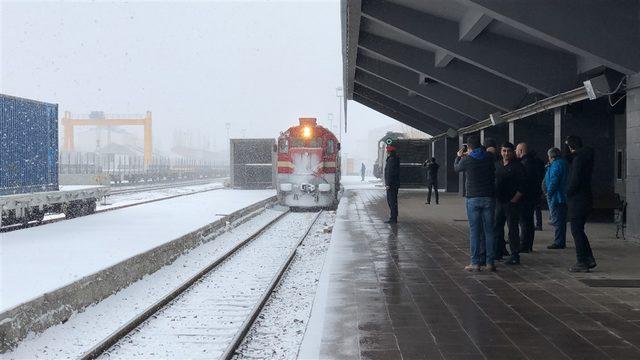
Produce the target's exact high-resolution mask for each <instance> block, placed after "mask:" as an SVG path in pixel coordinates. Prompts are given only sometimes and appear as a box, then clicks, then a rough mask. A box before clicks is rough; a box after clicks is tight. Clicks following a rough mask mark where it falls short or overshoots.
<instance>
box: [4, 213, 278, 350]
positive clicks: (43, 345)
mask: <svg viewBox="0 0 640 360" xmlns="http://www.w3.org/2000/svg"><path fill="white" fill-rule="evenodd" d="M280 214H281V212H280V211H275V210H265V211H264V212H263V213H261V214H259V215H258V216H256V217H255V218H253V219H251V220H250V221H248V222H246V223H244V224H241V225H239V226H238V227H236V228H233V229H232V230H230V231H228V232H226V233H224V234H222V235H220V236H218V237H216V238H215V239H211V241H209V242H206V243H204V244H203V245H201V246H199V247H197V248H194V249H192V250H191V251H190V252H188V253H186V254H184V255H182V256H180V257H179V258H177V259H176V260H175V261H174V262H173V263H172V264H170V265H167V266H165V267H163V268H162V269H160V270H158V271H156V272H155V273H153V274H151V275H147V276H145V277H144V278H142V279H141V280H139V281H137V282H135V283H133V284H131V285H129V286H128V287H126V288H125V289H122V290H121V291H119V292H117V293H116V294H114V295H111V296H110V297H108V298H106V299H104V300H103V301H101V302H99V303H97V304H95V305H92V306H89V307H88V308H86V309H85V310H84V311H83V312H81V313H77V314H75V315H73V316H71V317H70V318H69V320H68V321H67V322H65V323H64V324H59V325H56V326H53V327H51V328H49V329H47V330H46V331H44V332H43V333H41V334H30V335H29V336H28V337H27V338H26V339H25V340H23V341H22V342H21V343H20V344H19V345H18V347H17V348H15V349H14V350H13V351H11V352H8V353H6V354H2V358H3V359H5V358H6V359H35V358H45V359H53V358H55V359H68V358H78V357H79V356H81V355H82V354H83V353H84V352H85V351H87V350H88V349H89V348H91V347H92V346H93V345H95V344H96V343H97V342H98V341H100V340H102V339H103V338H105V337H106V336H107V335H109V334H111V333H112V332H114V331H115V330H116V329H118V327H120V326H121V325H122V324H124V323H125V322H127V321H129V320H130V319H131V318H133V317H135V316H136V315H138V314H139V313H140V312H141V311H142V310H144V309H146V308H147V307H149V306H150V305H151V304H153V303H154V302H155V301H157V300H158V299H159V298H160V297H161V296H162V295H164V294H167V293H169V292H171V291H172V290H173V289H175V288H176V287H178V286H179V285H180V284H182V283H183V282H184V281H185V280H187V279H188V278H190V277H191V276H193V275H195V274H196V273H197V272H198V271H200V270H201V269H202V268H204V267H205V266H206V265H208V264H209V263H211V262H212V261H214V260H215V259H216V258H218V257H220V256H222V255H223V254H224V253H226V252H227V251H228V250H229V249H231V248H233V247H234V246H235V245H236V244H238V243H240V242H241V241H243V240H244V239H246V238H247V237H248V236H250V235H251V234H253V233H255V232H256V231H258V230H259V229H260V228H262V227H263V226H264V225H266V224H267V223H269V222H270V221H272V220H273V219H275V218H276V217H277V216H279V215H280Z"/></svg>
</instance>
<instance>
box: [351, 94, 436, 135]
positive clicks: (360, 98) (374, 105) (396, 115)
mask: <svg viewBox="0 0 640 360" xmlns="http://www.w3.org/2000/svg"><path fill="white" fill-rule="evenodd" d="M353 100H354V101H357V102H359V103H360V104H362V105H364V106H366V107H368V108H370V109H372V110H375V111H377V112H379V113H381V114H383V115H386V116H388V117H390V118H392V119H394V120H396V121H399V122H401V123H403V124H406V125H409V126H411V127H412V128H415V129H418V130H420V131H422V132H424V133H427V134H429V135H434V134H437V133H438V130H435V129H433V128H432V127H431V126H430V125H429V124H428V123H425V122H421V121H419V120H416V119H414V118H412V117H411V116H409V115H406V114H403V113H401V112H399V111H397V110H395V109H393V108H390V107H387V106H385V105H383V104H381V103H379V102H376V101H374V100H371V99H369V98H368V97H367V96H364V95H360V94H359V93H358V92H357V91H354V92H353Z"/></svg>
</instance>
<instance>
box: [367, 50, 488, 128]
mask: <svg viewBox="0 0 640 360" xmlns="http://www.w3.org/2000/svg"><path fill="white" fill-rule="evenodd" d="M356 66H357V68H358V70H359V71H365V72H367V73H370V74H373V75H375V76H378V77H380V78H382V79H385V80H387V81H389V82H391V83H393V84H395V85H397V86H400V87H402V88H404V89H406V90H408V91H413V92H415V93H416V94H418V95H419V96H422V97H424V98H426V99H429V100H431V101H433V102H436V103H438V104H440V105H442V106H446V107H447V108H449V109H451V110H454V111H457V112H458V113H460V114H462V115H464V116H466V117H469V118H472V119H475V120H483V119H485V118H486V117H487V116H488V115H489V114H491V113H493V112H496V111H497V110H498V109H497V108H495V107H493V106H491V105H488V104H486V103H483V102H481V101H478V100H476V99H474V98H471V97H469V96H467V95H465V94H463V93H461V92H459V91H456V90H454V89H452V88H450V87H448V86H446V85H442V84H440V83H437V82H434V83H428V84H422V85H421V84H419V80H420V79H419V78H420V75H419V74H418V73H415V72H413V71H411V70H408V69H406V68H403V67H400V66H396V65H392V64H388V63H385V62H384V61H380V60H376V59H373V58H370V57H368V56H366V55H364V54H358V60H357V62H356Z"/></svg>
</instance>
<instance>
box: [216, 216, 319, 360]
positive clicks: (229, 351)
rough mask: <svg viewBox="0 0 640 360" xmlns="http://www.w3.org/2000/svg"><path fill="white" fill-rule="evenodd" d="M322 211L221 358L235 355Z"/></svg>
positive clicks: (226, 358)
mask: <svg viewBox="0 0 640 360" xmlns="http://www.w3.org/2000/svg"><path fill="white" fill-rule="evenodd" d="M322 213H323V211H319V212H318V213H317V214H316V216H315V218H314V219H313V221H312V222H311V224H310V225H309V227H308V228H307V229H306V231H305V232H304V234H303V235H302V236H301V237H300V239H299V240H298V241H297V243H296V245H295V246H294V247H293V249H291V252H290V253H289V256H288V257H287V260H286V261H285V262H284V264H282V266H281V267H280V269H278V272H277V273H276V275H275V276H274V277H273V279H272V280H271V283H270V285H269V288H268V289H267V290H266V291H265V292H264V294H263V295H262V297H261V298H260V300H259V301H258V303H257V304H256V306H255V307H254V308H253V310H252V311H251V314H250V315H249V317H248V318H247V319H246V320H245V322H244V323H243V324H242V326H241V328H240V329H241V330H240V331H239V332H238V333H237V334H236V336H234V338H233V340H231V343H230V344H229V346H228V347H227V349H226V350H225V352H224V354H223V355H222V357H221V359H225V360H229V359H231V358H233V356H234V355H236V351H237V350H238V347H239V346H240V345H241V344H242V340H244V338H245V336H246V335H247V333H248V332H249V330H251V326H252V325H253V323H254V322H255V320H256V318H257V317H258V316H259V315H260V312H261V311H262V308H263V307H264V305H265V304H266V303H267V300H269V298H270V297H271V293H273V291H274V289H275V288H276V286H278V284H279V283H280V280H281V279H282V276H284V274H285V272H286V271H287V269H288V268H289V265H290V264H291V262H292V261H293V258H294V257H295V255H296V253H297V252H298V248H299V247H300V245H301V244H302V242H303V241H304V239H306V238H307V236H309V232H311V229H312V228H313V226H314V225H315V224H316V222H317V221H318V219H319V218H320V215H321V214H322Z"/></svg>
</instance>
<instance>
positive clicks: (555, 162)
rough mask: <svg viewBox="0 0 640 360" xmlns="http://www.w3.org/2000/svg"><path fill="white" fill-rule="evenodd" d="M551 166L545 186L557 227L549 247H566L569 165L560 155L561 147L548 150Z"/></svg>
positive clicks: (550, 209) (550, 210) (551, 214)
mask: <svg viewBox="0 0 640 360" xmlns="http://www.w3.org/2000/svg"><path fill="white" fill-rule="evenodd" d="M547 155H548V157H549V167H548V168H547V172H546V174H545V176H544V188H545V192H546V194H547V204H549V214H550V217H551V225H552V226H553V227H555V228H556V231H555V236H554V240H553V244H551V245H549V246H547V249H564V248H565V246H566V242H567V180H568V177H569V165H568V164H567V161H566V160H565V159H563V158H562V157H561V155H560V149H558V148H551V149H549V151H547Z"/></svg>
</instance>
